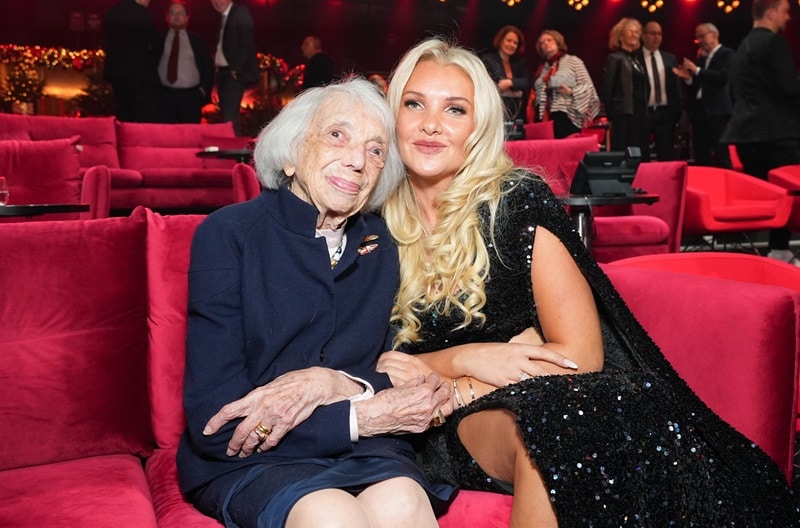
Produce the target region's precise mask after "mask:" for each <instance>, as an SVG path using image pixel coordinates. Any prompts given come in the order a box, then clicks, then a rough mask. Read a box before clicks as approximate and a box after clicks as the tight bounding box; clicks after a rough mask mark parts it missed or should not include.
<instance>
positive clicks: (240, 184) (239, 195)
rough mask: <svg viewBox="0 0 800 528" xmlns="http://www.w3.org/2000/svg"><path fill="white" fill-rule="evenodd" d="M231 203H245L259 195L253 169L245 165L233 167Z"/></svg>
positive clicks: (259, 190) (259, 189)
mask: <svg viewBox="0 0 800 528" xmlns="http://www.w3.org/2000/svg"><path fill="white" fill-rule="evenodd" d="M232 177H233V201H234V203H238V202H245V201H247V200H250V199H252V198H255V197H256V196H258V195H259V194H260V193H261V183H260V182H259V181H258V177H257V176H256V171H255V169H254V168H253V167H252V166H250V165H247V164H245V163H237V164H236V165H234V167H233V175H232Z"/></svg>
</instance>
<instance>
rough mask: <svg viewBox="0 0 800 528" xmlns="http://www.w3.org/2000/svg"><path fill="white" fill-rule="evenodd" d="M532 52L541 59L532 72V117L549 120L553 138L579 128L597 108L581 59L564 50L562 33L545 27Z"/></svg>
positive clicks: (592, 87) (561, 136) (589, 119)
mask: <svg viewBox="0 0 800 528" xmlns="http://www.w3.org/2000/svg"><path fill="white" fill-rule="evenodd" d="M536 51H537V52H538V53H539V56H540V57H541V58H542V59H543V60H544V62H543V63H542V65H541V66H539V70H538V71H537V72H536V79H535V80H534V81H533V90H534V92H535V93H536V103H535V104H536V117H537V118H538V119H539V120H540V121H549V120H552V121H553V131H554V133H555V137H556V138H563V137H567V136H569V135H570V134H575V133H578V132H580V131H581V129H582V128H583V125H584V123H586V122H587V121H591V120H592V119H594V118H595V116H596V115H597V112H598V111H599V110H600V99H599V98H598V97H597V91H596V90H595V89H594V84H593V83H592V78H591V77H590V76H589V72H588V71H587V70H586V66H585V65H584V64H583V61H582V60H580V59H579V58H578V57H576V56H575V55H570V54H569V53H567V43H566V41H565V40H564V35H562V34H561V33H559V32H558V31H556V30H554V29H545V30H544V31H542V34H541V35H539V39H538V40H537V41H536Z"/></svg>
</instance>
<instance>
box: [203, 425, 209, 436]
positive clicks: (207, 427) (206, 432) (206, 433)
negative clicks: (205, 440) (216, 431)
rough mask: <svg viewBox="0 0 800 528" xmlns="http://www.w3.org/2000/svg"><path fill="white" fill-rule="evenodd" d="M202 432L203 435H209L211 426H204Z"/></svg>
mask: <svg viewBox="0 0 800 528" xmlns="http://www.w3.org/2000/svg"><path fill="white" fill-rule="evenodd" d="M203 434H204V435H210V434H211V427H209V426H206V428H205V429H203Z"/></svg>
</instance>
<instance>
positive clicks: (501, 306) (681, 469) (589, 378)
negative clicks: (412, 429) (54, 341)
mask: <svg viewBox="0 0 800 528" xmlns="http://www.w3.org/2000/svg"><path fill="white" fill-rule="evenodd" d="M506 185H507V187H506V191H508V192H507V194H506V195H505V197H504V199H503V201H502V203H501V207H500V210H499V214H498V217H499V219H502V221H501V222H499V223H498V225H497V226H496V233H495V237H494V238H492V237H489V236H488V235H485V240H486V241H487V244H489V245H490V246H491V249H490V255H491V257H492V261H491V270H490V275H491V276H490V280H489V281H488V283H487V285H486V293H487V303H486V307H485V310H484V313H485V314H486V323H485V325H484V326H483V327H479V326H477V325H473V326H471V327H469V328H467V329H464V330H458V331H453V330H452V329H453V328H455V327H456V326H457V324H458V321H456V320H451V319H449V318H447V317H443V316H442V315H441V314H439V315H435V314H432V315H431V316H429V317H426V318H424V320H423V321H422V324H423V328H422V334H421V335H422V337H423V341H422V342H421V343H417V344H416V345H414V346H411V347H408V349H409V351H411V352H413V353H420V352H427V351H433V350H439V349H442V348H446V347H449V346H454V345H458V344H462V343H467V342H490V341H495V342H496V341H507V340H508V339H510V338H511V337H513V336H514V335H516V334H517V333H519V332H520V331H522V330H523V329H525V328H527V327H529V326H531V325H532V326H534V327H537V328H538V327H539V321H538V318H537V313H536V303H535V300H534V299H535V295H534V292H532V291H531V283H530V267H531V266H535V265H542V264H540V263H536V262H531V250H532V247H533V240H534V236H535V233H536V227H537V226H543V227H545V228H547V229H548V230H550V231H551V232H553V233H554V234H555V235H557V236H558V237H559V238H560V239H561V240H562V241H563V243H564V244H565V246H566V247H567V248H568V249H569V251H570V252H571V254H572V255H573V257H574V259H575V261H576V263H577V264H578V266H579V267H580V268H581V269H582V270H583V272H584V275H585V276H586V277H587V279H588V280H589V283H590V284H591V285H592V287H593V289H594V293H595V298H596V300H597V304H598V308H599V311H600V313H601V319H602V327H603V338H604V349H605V359H606V361H605V369H604V371H603V372H598V373H588V374H576V375H564V376H545V377H539V378H534V379H530V380H526V381H523V382H521V383H517V384H513V385H509V386H507V387H504V388H502V389H498V390H496V391H494V392H493V393H491V394H489V395H487V396H485V397H483V398H480V399H478V400H477V401H476V402H474V403H472V404H470V405H468V406H467V407H466V408H464V409H462V410H460V411H459V412H457V413H456V414H455V415H454V417H453V419H450V420H448V421H447V423H446V425H445V426H443V427H440V428H435V429H433V430H431V431H430V432H429V433H428V434H427V436H425V437H423V438H422V439H420V442H419V445H420V451H421V456H420V459H421V462H422V464H423V467H424V468H425V470H426V472H427V473H428V474H429V476H430V477H431V478H434V479H438V480H444V481H447V482H450V483H452V484H457V485H460V486H461V487H462V488H465V489H475V490H484V491H494V492H500V493H503V492H504V491H506V490H507V488H504V486H502V485H501V484H499V483H497V482H494V481H493V480H492V479H491V478H490V477H489V476H488V475H487V474H486V473H484V472H483V470H482V469H481V468H480V467H479V466H478V465H477V464H476V462H475V461H474V460H473V459H472V458H471V457H470V455H469V453H467V452H466V450H465V449H464V448H463V446H462V445H461V443H460V442H459V441H458V438H457V435H456V427H457V424H458V421H459V419H460V418H463V416H465V415H466V414H469V413H471V412H475V411H479V410H483V409H490V408H506V409H508V410H510V411H512V412H514V414H515V415H516V417H517V423H518V425H519V428H520V431H521V433H522V437H523V439H524V442H525V443H526V445H527V447H528V452H529V453H530V456H531V458H532V459H533V460H534V461H535V462H536V464H537V465H538V467H539V469H540V471H541V473H542V476H543V478H544V479H545V484H546V486H547V488H548V489H549V493H550V499H551V501H552V503H553V505H554V507H555V510H556V513H557V516H558V520H559V524H560V526H562V527H578V526H580V527H620V526H641V527H659V528H660V527H670V526H676V527H688V526H695V527H705V528H709V527H723V526H736V527H766V526H776V527H795V526H800V505H799V504H798V500H797V497H796V496H795V495H794V494H793V492H792V491H791V490H790V489H789V488H788V486H787V484H786V480H785V478H784V476H783V474H782V473H781V472H780V470H779V469H778V467H777V465H776V464H775V463H774V462H773V461H772V460H771V459H770V458H769V457H768V456H767V455H766V454H764V452H763V451H761V450H760V449H759V448H758V447H756V446H755V445H754V444H753V443H752V442H751V441H750V440H748V439H747V438H745V437H744V436H743V435H741V434H739V433H738V432H737V431H735V430H734V429H733V428H732V427H730V426H729V425H728V424H727V423H725V422H724V421H722V420H721V419H720V418H719V417H717V416H716V415H715V414H714V413H713V412H712V411H711V410H710V409H709V408H708V407H707V406H706V405H705V404H703V403H702V401H700V399H699V398H698V397H697V396H696V395H695V394H694V392H693V391H692V390H691V389H690V388H689V387H688V386H687V385H686V384H685V382H684V381H683V380H682V379H681V378H680V377H679V376H678V374H677V373H676V372H675V371H674V370H673V369H672V368H671V367H670V365H669V363H668V362H667V361H666V359H665V358H664V356H663V355H662V354H661V352H660V351H659V349H658V347H657V346H656V345H655V344H654V343H653V342H652V340H651V339H650V338H649V336H648V335H647V333H646V332H645V331H644V329H643V328H642V327H641V325H639V323H638V322H637V321H636V320H635V318H634V317H633V315H632V314H631V313H630V311H629V310H628V308H627V306H626V305H625V303H624V302H623V301H622V300H621V298H620V297H619V295H618V294H617V292H616V290H615V289H614V288H613V286H612V285H611V283H610V281H609V280H608V278H607V277H606V276H605V274H604V273H603V272H602V271H601V270H600V268H599V267H598V266H597V264H596V263H595V262H594V260H593V259H592V258H591V256H590V255H589V254H588V252H587V251H586V250H585V248H584V247H583V245H582V243H581V242H580V238H579V237H578V235H577V233H576V232H575V229H574V225H573V223H572V221H571V220H570V218H569V217H568V216H567V215H566V213H565V212H564V210H563V208H562V207H561V205H560V204H559V203H558V201H557V199H556V198H555V196H553V194H552V193H551V192H550V190H549V188H548V187H547V186H546V185H545V184H544V183H543V182H541V181H539V180H516V181H510V182H509V183H507V184H506ZM479 214H480V215H481V218H482V220H483V222H484V226H487V225H488V213H487V211H485V210H481V211H479ZM485 230H486V231H487V232H488V228H486V229H485ZM495 250H496V251H495ZM517 500H519V499H517Z"/></svg>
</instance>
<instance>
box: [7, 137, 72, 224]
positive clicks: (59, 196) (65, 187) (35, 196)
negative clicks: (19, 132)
mask: <svg viewBox="0 0 800 528" xmlns="http://www.w3.org/2000/svg"><path fill="white" fill-rule="evenodd" d="M79 139H80V138H79V137H77V136H75V137H72V138H64V139H54V140H50V141H17V140H7V141H0V175H3V176H5V177H6V179H7V180H8V186H9V191H10V193H11V195H10V197H9V200H8V203H9V204H33V203H41V204H46V203H78V202H79V201H80V196H81V191H80V184H81V180H80V166H79V165H78V151H77V149H76V148H75V145H76V144H77V142H78V141H79ZM73 216H74V217H75V218H77V215H73Z"/></svg>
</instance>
